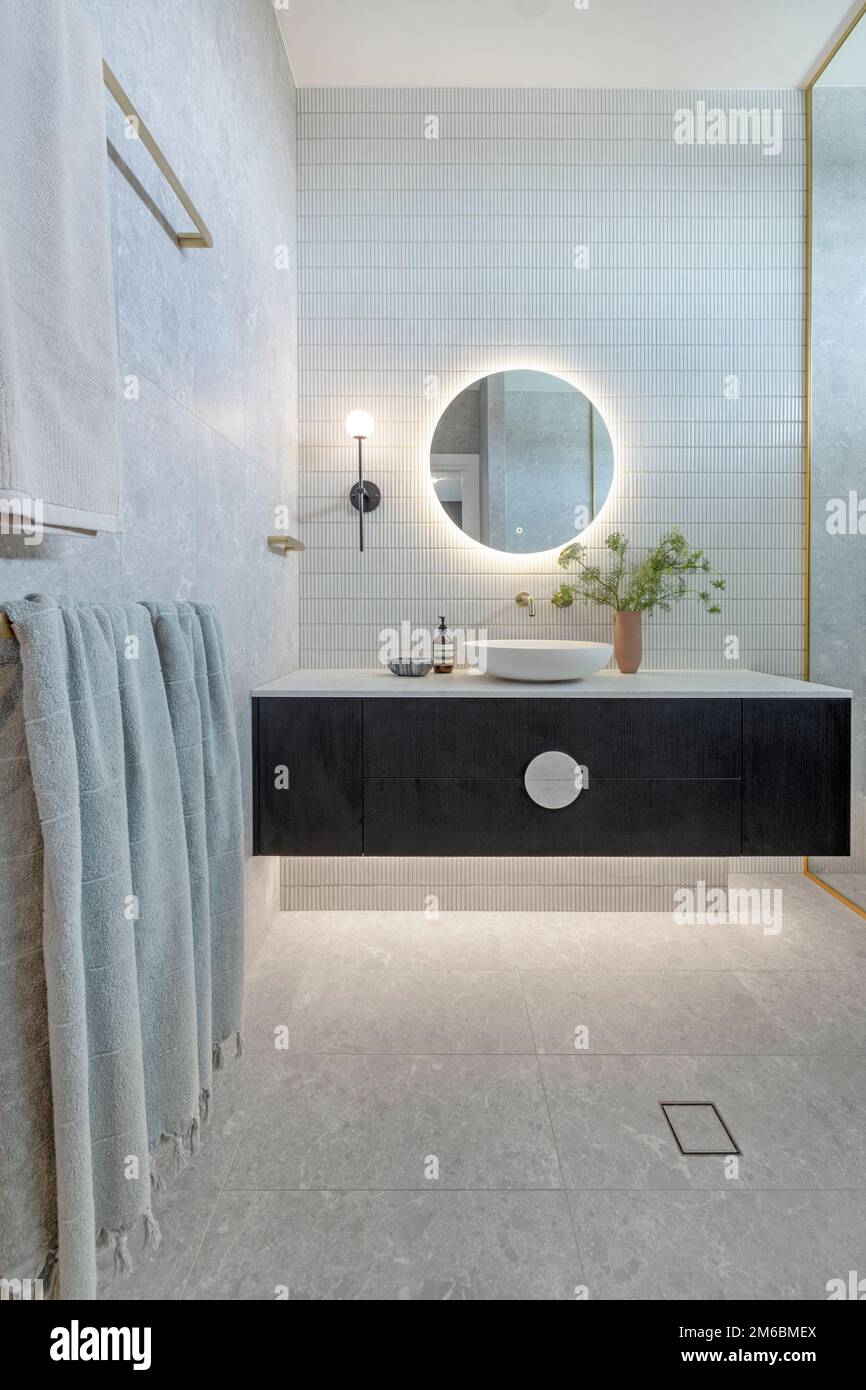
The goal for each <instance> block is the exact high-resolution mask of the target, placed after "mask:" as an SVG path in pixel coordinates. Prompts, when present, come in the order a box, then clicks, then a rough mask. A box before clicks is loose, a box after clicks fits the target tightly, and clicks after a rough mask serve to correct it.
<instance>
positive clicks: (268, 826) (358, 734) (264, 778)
mask: <svg viewBox="0 0 866 1390" xmlns="http://www.w3.org/2000/svg"><path fill="white" fill-rule="evenodd" d="M361 738H362V726H361V701H360V700H343V699H334V700H329V699H323V700H279V699H258V700H254V701H253V765H254V770H255V781H254V785H253V853H254V854H361V852H362V849H363V835H362V830H361V821H362V814H363V806H362V800H361V792H362V786H361Z"/></svg>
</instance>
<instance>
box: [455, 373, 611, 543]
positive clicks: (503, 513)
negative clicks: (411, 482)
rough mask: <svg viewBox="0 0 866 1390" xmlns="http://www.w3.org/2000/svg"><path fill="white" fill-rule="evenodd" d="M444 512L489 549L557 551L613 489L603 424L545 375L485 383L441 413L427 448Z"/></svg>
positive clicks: (506, 376) (500, 376) (584, 400)
mask: <svg viewBox="0 0 866 1390" xmlns="http://www.w3.org/2000/svg"><path fill="white" fill-rule="evenodd" d="M430 473H431V477H432V480H433V487H434V489H435V491H436V496H437V497H438V498H439V502H440V504H441V506H442V508H443V510H444V511H445V512H446V513H447V515H448V516H449V517H450V518H451V520H452V521H453V522H454V524H455V526H459V527H460V528H461V530H463V531H465V532H466V534H467V535H468V536H472V538H473V540H477V541H481V542H482V543H483V544H484V545H488V546H490V547H491V549H493V550H510V551H516V552H520V553H523V554H529V553H532V552H533V551H539V550H552V549H554V548H561V547H562V546H564V545H567V544H568V542H569V541H571V540H573V539H574V537H575V536H576V535H579V534H580V532H581V531H583V530H585V528H586V527H587V526H588V525H589V523H590V522H591V521H592V519H593V517H594V516H596V515H597V513H598V512H599V511H600V510H601V508H602V506H603V505H604V503H605V500H606V498H607V495H608V493H609V492H610V488H611V484H612V482H613V445H612V444H611V439H610V435H609V433H608V430H607V426H606V425H605V423H604V420H603V419H602V417H601V416H600V415H599V413H598V411H597V410H596V408H595V406H594V405H593V404H592V402H591V401H590V400H589V398H588V397H587V396H585V395H584V394H583V392H582V391H578V389H577V387H575V386H572V385H570V383H569V382H567V381H563V379H562V378H561V377H558V376H551V375H550V374H549V373H547V372H534V371H520V370H516V371H508V372H496V373H494V374H493V375H492V376H485V377H482V378H481V380H480V381H474V382H473V383H472V385H471V386H467V387H466V389H465V391H461V392H460V394H459V395H458V396H455V398H454V400H453V401H451V403H450V404H449V405H448V406H446V408H445V410H444V411H443V413H442V415H441V417H440V419H439V423H438V424H437V426H436V430H435V433H434V435H433V441H432V444H431V446H430Z"/></svg>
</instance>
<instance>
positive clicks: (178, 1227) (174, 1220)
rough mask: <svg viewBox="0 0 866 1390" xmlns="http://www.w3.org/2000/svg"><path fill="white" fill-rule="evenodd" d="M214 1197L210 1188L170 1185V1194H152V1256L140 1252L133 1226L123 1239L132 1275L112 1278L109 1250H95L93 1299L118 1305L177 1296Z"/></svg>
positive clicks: (138, 1232)
mask: <svg viewBox="0 0 866 1390" xmlns="http://www.w3.org/2000/svg"><path fill="white" fill-rule="evenodd" d="M218 1196H219V1192H218V1190H217V1189H216V1188H199V1189H196V1190H189V1189H182V1188H178V1187H174V1188H173V1189H172V1190H171V1191H170V1192H166V1193H158V1194H156V1195H155V1198H154V1215H155V1216H156V1219H157V1222H158V1224H159V1228H160V1233H161V1236H162V1241H161V1244H160V1247H159V1249H158V1250H157V1251H155V1252H154V1253H153V1254H150V1255H145V1254H144V1252H143V1250H142V1248H141V1246H142V1234H143V1231H142V1227H141V1226H139V1228H138V1229H137V1230H136V1231H134V1232H133V1233H132V1235H130V1237H129V1253H130V1255H131V1256H132V1261H133V1267H132V1271H131V1273H129V1274H126V1275H122V1276H120V1277H119V1278H115V1277H114V1252H113V1250H111V1249H106V1250H100V1251H99V1253H98V1276H99V1285H98V1297H99V1299H100V1300H107V1301H111V1302H124V1301H126V1300H130V1301H132V1300H138V1299H147V1300H150V1301H168V1300H175V1299H179V1298H181V1297H182V1296H183V1290H184V1285H185V1283H186V1280H187V1278H188V1277H189V1275H190V1272H191V1270H192V1267H193V1264H194V1263H195V1258H196V1255H197V1254H198V1249H199V1246H200V1245H201V1242H202V1239H203V1237H204V1233H205V1230H206V1229H207V1224H208V1222H209V1221H210V1219H211V1215H212V1213H213V1210H214V1206H215V1204H216V1200H217V1197H218Z"/></svg>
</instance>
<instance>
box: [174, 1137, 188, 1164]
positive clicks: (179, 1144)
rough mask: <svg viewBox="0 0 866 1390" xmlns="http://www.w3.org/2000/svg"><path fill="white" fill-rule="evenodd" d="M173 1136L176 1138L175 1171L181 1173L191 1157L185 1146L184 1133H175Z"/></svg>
mask: <svg viewBox="0 0 866 1390" xmlns="http://www.w3.org/2000/svg"><path fill="white" fill-rule="evenodd" d="M172 1138H173V1140H174V1171H175V1173H180V1172H181V1171H182V1170H183V1169H184V1168H185V1167H186V1166H187V1164H188V1162H189V1159H188V1158H187V1155H186V1151H185V1150H184V1147H183V1135H182V1134H174V1135H172Z"/></svg>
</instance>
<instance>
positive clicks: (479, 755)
mask: <svg viewBox="0 0 866 1390" xmlns="http://www.w3.org/2000/svg"><path fill="white" fill-rule="evenodd" d="M426 679H428V680H443V681H444V680H448V677H447V676H438V677H437V676H428V677H427V678H426ZM740 705H741V702H740V701H739V700H640V699H639V700H627V699H623V700H619V699H615V700H611V699H601V700H592V699H583V698H581V699H546V700H545V699H531V700H523V699H511V698H507V699H506V698H502V699H497V698H494V699H475V698H472V699H466V700H462V699H459V698H454V697H451V696H446V697H443V698H442V699H436V698H435V697H426V698H421V699H411V698H410V699H405V700H391V699H383V700H366V699H365V700H364V776H365V777H377V778H379V777H464V778H465V777H477V778H482V777H516V778H522V776H523V774H524V772H525V771H526V767H527V764H528V763H529V762H530V761H531V760H532V759H533V758H534V757H535V756H536V755H537V754H538V753H543V752H546V751H548V750H549V749H559V750H561V751H562V752H564V753H569V754H571V756H572V757H573V758H574V759H575V761H576V762H578V763H581V764H582V765H584V766H586V768H587V769H588V771H589V776H590V779H591V780H592V779H594V778H619V777H626V778H669V777H673V778H676V777H680V778H686V777H696V778H713V777H739V775H740V718H741V716H740Z"/></svg>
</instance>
